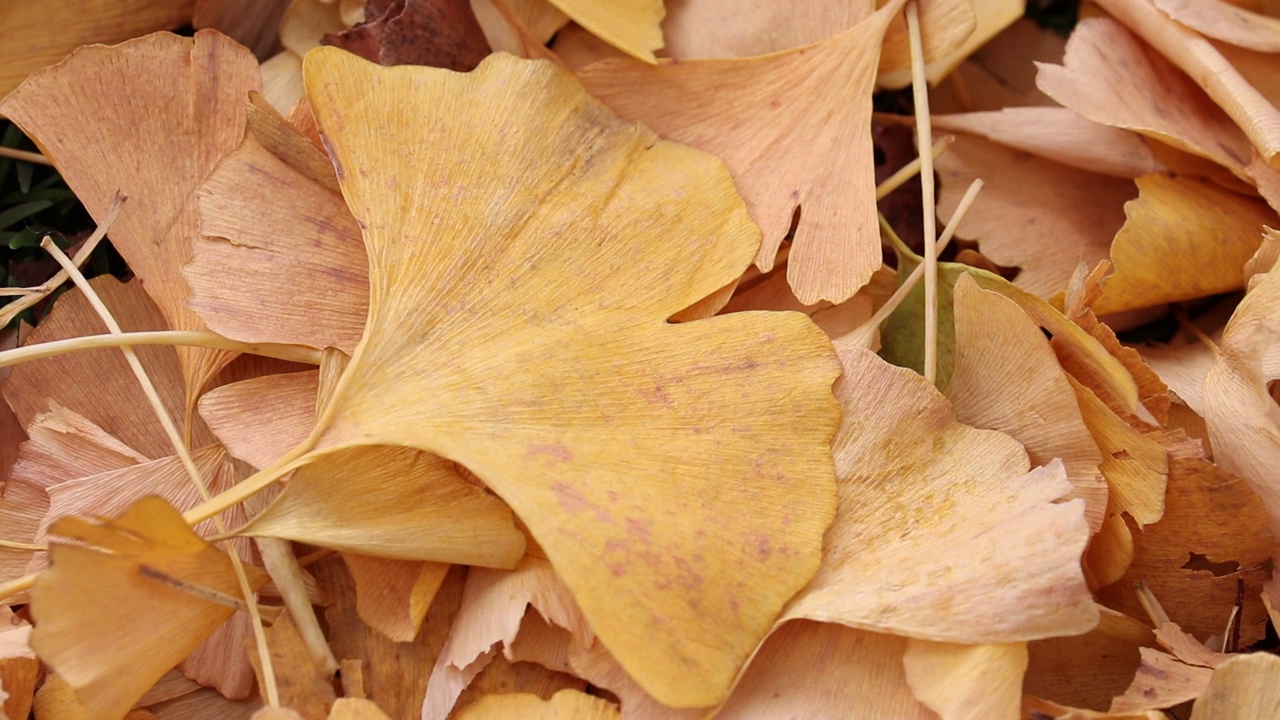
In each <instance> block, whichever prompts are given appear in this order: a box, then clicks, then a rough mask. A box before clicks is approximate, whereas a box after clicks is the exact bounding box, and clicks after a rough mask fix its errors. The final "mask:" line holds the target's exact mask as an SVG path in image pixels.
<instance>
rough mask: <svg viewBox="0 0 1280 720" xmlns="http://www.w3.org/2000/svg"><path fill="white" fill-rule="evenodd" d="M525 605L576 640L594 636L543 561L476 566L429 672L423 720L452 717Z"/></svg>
mask: <svg viewBox="0 0 1280 720" xmlns="http://www.w3.org/2000/svg"><path fill="white" fill-rule="evenodd" d="M529 607H533V608H535V609H536V610H537V612H538V613H539V614H540V615H541V616H542V617H544V618H546V620H547V621H548V622H550V623H552V624H554V625H556V626H557V627H560V628H564V629H566V630H568V631H569V632H570V633H571V634H572V635H573V636H574V637H575V638H577V639H578V640H579V644H580V645H582V646H584V647H586V646H590V645H592V641H593V640H594V637H595V636H594V634H593V632H592V629H591V627H590V626H589V625H588V624H587V622H586V620H585V619H584V618H583V617H582V610H581V609H580V608H579V607H578V604H577V602H576V601H575V600H574V599H573V596H572V595H571V594H570V593H569V589H568V588H567V587H565V585H564V583H563V582H562V581H561V580H560V578H559V577H558V576H557V575H556V574H555V571H554V570H552V568H551V565H550V563H548V562H547V561H546V560H544V559H542V558H539V557H535V556H532V555H526V556H525V557H524V558H523V559H522V560H521V561H520V564H519V565H517V566H516V568H515V569H514V570H512V571H509V572H502V571H496V570H474V571H472V572H471V573H470V574H469V575H468V577H467V585H466V589H465V590H464V591H463V595H462V607H461V609H460V610H459V611H458V616H457V618H455V619H454V623H453V628H452V630H451V631H450V633H449V640H448V642H447V643H445V646H444V648H443V649H442V650H441V651H440V655H439V657H438V658H437V659H436V665H435V668H434V669H432V671H431V681H430V683H429V684H428V686H427V696H426V699H425V700H424V701H423V704H422V717H423V719H424V720H445V719H446V718H448V717H449V716H450V713H451V712H452V711H453V709H454V705H455V703H456V702H457V701H458V697H459V696H460V695H461V694H462V692H463V690H465V689H466V688H467V686H468V685H470V684H471V682H472V680H474V679H475V678H476V676H477V675H479V674H480V672H481V671H482V670H484V668H485V667H486V666H487V665H488V664H489V663H490V662H491V661H492V660H493V658H494V657H495V655H496V654H497V651H498V649H499V646H501V648H502V649H503V650H504V651H505V650H506V649H508V648H510V647H511V646H512V644H513V643H514V642H515V640H516V636H517V634H518V633H519V632H520V628H521V621H522V620H523V618H524V617H525V612H526V610H527V609H528V608H529Z"/></svg>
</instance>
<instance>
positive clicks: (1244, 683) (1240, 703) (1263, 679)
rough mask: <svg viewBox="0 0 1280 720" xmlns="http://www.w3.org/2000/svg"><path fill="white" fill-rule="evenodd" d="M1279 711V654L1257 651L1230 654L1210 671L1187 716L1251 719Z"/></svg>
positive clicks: (1212, 719)
mask: <svg viewBox="0 0 1280 720" xmlns="http://www.w3.org/2000/svg"><path fill="white" fill-rule="evenodd" d="M1277 714H1280V658H1277V657H1276V656H1274V655H1271V654H1268V653H1264V652H1258V653H1250V654H1248V655H1241V656H1238V657H1234V658H1232V659H1230V660H1228V661H1226V662H1224V663H1223V664H1222V665H1220V666H1218V669H1217V670H1216V671H1215V672H1214V673H1213V678H1212V679H1211V680H1210V681H1209V686H1208V687H1207V688H1206V689H1205V692H1204V694H1203V695H1201V696H1200V699H1199V700H1197V701H1196V704H1195V706H1194V707H1193V708H1192V709H1191V720H1254V718H1266V717H1276V715H1277Z"/></svg>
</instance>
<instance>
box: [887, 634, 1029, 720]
mask: <svg viewBox="0 0 1280 720" xmlns="http://www.w3.org/2000/svg"><path fill="white" fill-rule="evenodd" d="M902 663H903V667H904V668H905V669H906V675H907V684H909V685H910V686H911V691H912V693H913V694H914V695H915V696H916V698H917V699H919V700H920V702H921V703H923V704H924V705H926V706H928V707H929V708H930V709H931V710H933V711H934V712H936V713H938V715H939V716H940V717H942V718H990V719H991V720H999V719H1000V718H1007V719H1008V720H1017V719H1018V718H1019V717H1020V716H1021V714H1020V712H1019V711H1020V710H1021V708H1022V675H1023V673H1025V672H1026V670H1027V644H1026V643H1010V644H1005V645H953V644H951V643H934V642H929V641H927V640H910V641H908V642H907V650H906V652H905V653H904V655H903V658H902Z"/></svg>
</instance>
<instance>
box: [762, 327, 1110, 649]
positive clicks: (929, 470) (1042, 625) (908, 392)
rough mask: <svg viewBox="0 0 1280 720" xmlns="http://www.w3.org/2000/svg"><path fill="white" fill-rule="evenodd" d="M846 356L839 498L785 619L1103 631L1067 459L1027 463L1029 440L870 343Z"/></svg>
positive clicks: (1033, 631)
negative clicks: (979, 416)
mask: <svg viewBox="0 0 1280 720" xmlns="http://www.w3.org/2000/svg"><path fill="white" fill-rule="evenodd" d="M841 359H842V361H843V363H844V377H843V378H842V379H841V380H840V381H839V382H838V383H837V385H836V393H837V397H838V398H839V399H840V402H841V406H842V407H843V408H844V411H845V416H844V421H843V424H842V425H841V429H840V433H839V435H837V439H836V443H835V450H834V453H835V457H836V471H837V475H838V477H839V478H840V482H839V486H838V487H839V490H840V507H839V511H838V514H837V517H836V521H835V523H834V524H833V525H832V527H831V530H830V531H829V532H828V533H827V543H826V545H827V549H826V551H825V552H824V554H823V563H822V567H821V568H820V569H819V571H818V574H817V576H816V577H815V578H814V579H813V581H812V582H811V583H810V584H809V586H808V587H807V588H806V589H805V591H804V592H803V593H802V594H801V595H800V596H799V597H797V598H796V599H795V600H794V601H792V603H791V604H790V605H789V606H788V608H787V610H786V613H785V617H787V618H809V619H814V620H824V621H828V622H839V623H841V624H844V625H848V626H851V627H859V628H866V629H870V630H878V631H886V632H894V633H898V634H903V635H909V636H911V637H916V638H921V639H927V640H936V641H942V642H958V643H985V642H1006V643H1007V642H1016V641H1020V640H1030V639H1036V638H1041V637H1049V636H1052V635H1063V634H1076V633H1081V632H1084V631H1087V630H1088V629H1089V628H1091V627H1093V625H1094V624H1096V623H1097V618H1098V615H1097V613H1098V611H1097V609H1096V607H1095V606H1094V604H1093V602H1092V601H1091V599H1090V598H1089V593H1088V591H1087V589H1086V588H1085V586H1084V578H1083V575H1082V574H1081V570H1080V556H1081V554H1082V553H1083V551H1084V545H1085V542H1086V541H1087V539H1088V536H1089V530H1088V525H1087V523H1086V521H1085V519H1084V504H1083V503H1082V502H1079V501H1068V502H1058V500H1059V499H1060V498H1062V496H1063V495H1065V494H1067V493H1068V492H1069V491H1070V489H1071V486H1070V484H1069V483H1068V482H1067V481H1066V477H1065V473H1064V471H1063V468H1062V465H1061V464H1059V463H1052V464H1051V465H1050V466H1048V467H1046V468H1041V469H1039V470H1036V471H1033V472H1031V473H1027V469H1028V461H1027V456H1026V453H1025V452H1024V451H1023V449H1022V447H1021V446H1020V445H1019V444H1018V443H1017V441H1015V440H1013V439H1012V438H1010V437H1009V436H1007V435H1004V434H1002V433H998V432H993V431H986V430H977V429H974V428H971V427H968V426H965V425H962V424H960V423H959V422H957V421H956V419H955V415H954V414H953V411H952V410H951V407H950V403H948V402H947V401H946V399H945V398H943V397H942V395H941V394H939V393H938V392H937V391H936V390H934V389H933V388H932V387H931V386H930V385H929V384H928V382H926V381H925V380H924V378H922V377H920V376H919V375H917V374H915V373H913V372H911V371H909V370H904V369H901V368H895V367H893V366H891V365H888V364H887V363H885V362H884V361H882V360H880V359H879V358H877V357H876V356H875V355H874V354H872V353H871V352H870V351H868V350H863V349H842V350H841ZM926 437H927V438H929V440H928V441H927V442H925V441H923V440H922V438H926ZM906 478H910V481H909V482H908V481H907V480H906ZM762 551H763V550H762ZM993 585H994V586H997V587H1000V588H1001V592H1000V593H999V595H998V596H993V595H992V593H991V592H990V588H991V587H992V586H993Z"/></svg>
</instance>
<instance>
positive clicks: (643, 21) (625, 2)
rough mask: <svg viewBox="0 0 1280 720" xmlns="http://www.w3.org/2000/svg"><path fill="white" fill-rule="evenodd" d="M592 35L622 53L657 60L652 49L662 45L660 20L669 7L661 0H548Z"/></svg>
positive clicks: (651, 60) (646, 59)
mask: <svg viewBox="0 0 1280 720" xmlns="http://www.w3.org/2000/svg"><path fill="white" fill-rule="evenodd" d="M547 2H550V3H551V4H552V5H554V6H556V7H557V8H559V10H560V11H561V12H563V13H564V14H565V15H568V16H569V19H570V20H573V21H574V22H576V23H577V24H579V25H581V26H582V27H584V28H586V29H587V30H589V31H590V32H591V34H593V35H595V36H596V37H598V38H600V39H601V40H604V41H605V42H607V43H609V44H610V45H612V46H613V47H615V48H617V49H619V50H621V51H622V52H624V53H626V54H628V55H630V56H632V57H634V58H638V59H640V60H644V61H646V62H650V63H652V62H655V57H654V54H653V52H654V51H655V50H657V49H658V48H660V47H662V28H661V27H660V23H661V22H662V17H663V16H664V15H665V14H666V10H665V9H664V8H663V6H662V0H614V2H609V3H599V2H595V0H547Z"/></svg>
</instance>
